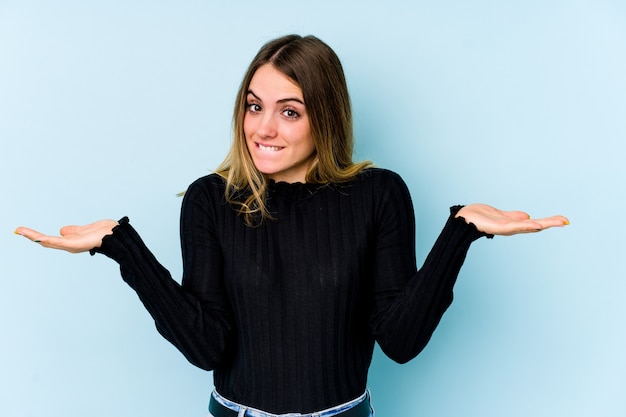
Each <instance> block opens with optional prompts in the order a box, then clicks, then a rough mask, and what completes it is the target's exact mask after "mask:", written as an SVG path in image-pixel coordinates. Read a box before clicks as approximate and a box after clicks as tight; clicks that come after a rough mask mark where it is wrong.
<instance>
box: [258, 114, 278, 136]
mask: <svg viewBox="0 0 626 417" xmlns="http://www.w3.org/2000/svg"><path fill="white" fill-rule="evenodd" d="M276 132H277V122H276V119H275V117H274V115H272V114H270V113H269V112H268V113H265V114H264V115H263V117H262V118H261V120H260V122H259V128H258V129H257V134H258V135H259V136H262V137H264V138H272V137H274V136H276Z"/></svg>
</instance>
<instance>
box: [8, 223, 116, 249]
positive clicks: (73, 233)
mask: <svg viewBox="0 0 626 417" xmlns="http://www.w3.org/2000/svg"><path fill="white" fill-rule="evenodd" d="M117 225H118V222H117V221H115V220H109V219H106V220H98V221H97V222H94V223H91V224H88V225H85V226H64V227H62V228H61V231H60V234H61V235H60V236H48V235H45V234H43V233H39V232H38V231H36V230H33V229H29V228H27V227H18V228H17V229H15V234H17V235H21V236H24V237H25V238H27V239H30V240H32V241H33V242H35V243H39V244H40V245H41V246H43V247H46V248H52V249H60V250H64V251H67V252H70V253H80V252H87V251H89V250H91V249H93V248H98V247H100V246H101V245H102V238H103V237H104V236H106V235H110V234H112V233H113V228H114V227H115V226H117Z"/></svg>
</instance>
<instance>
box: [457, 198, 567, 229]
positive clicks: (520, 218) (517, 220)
mask: <svg viewBox="0 0 626 417" xmlns="http://www.w3.org/2000/svg"><path fill="white" fill-rule="evenodd" d="M455 217H463V218H464V219H465V221H466V222H468V223H474V225H475V226H476V228H477V229H478V230H479V231H481V232H484V233H488V234H491V235H503V236H511V235H516V234H518V233H533V232H540V231H542V230H544V229H548V228H550V227H556V226H566V225H568V224H569V220H568V219H567V217H565V216H552V217H544V218H541V219H531V218H530V216H529V215H528V213H525V212H523V211H502V210H498V209H497V208H494V207H491V206H488V205H486V204H470V205H467V206H465V207H463V208H462V209H461V210H459V211H458V212H457V214H456V216H455Z"/></svg>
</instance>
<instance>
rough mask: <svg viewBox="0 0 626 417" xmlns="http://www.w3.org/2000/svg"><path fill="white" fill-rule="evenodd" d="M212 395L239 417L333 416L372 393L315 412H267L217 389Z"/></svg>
mask: <svg viewBox="0 0 626 417" xmlns="http://www.w3.org/2000/svg"><path fill="white" fill-rule="evenodd" d="M211 396H212V397H213V398H214V399H215V401H217V402H218V403H219V404H221V405H223V406H224V407H227V408H230V409H231V410H233V411H237V412H238V417H332V416H336V415H337V414H339V413H341V412H343V411H346V410H349V409H350V408H352V407H354V406H356V405H358V404H360V403H361V401H367V403H368V404H369V402H370V393H369V391H366V392H365V393H364V394H363V395H361V396H360V397H358V398H356V399H354V400H352V401H348V402H347V403H343V404H339V405H338V406H335V407H332V408H328V409H326V410H322V411H316V412H315V413H308V414H300V413H289V414H272V413H266V412H265V411H261V410H257V409H255V408H249V407H246V406H245V405H242V404H239V403H236V402H233V401H230V400H227V399H226V398H224V397H222V396H221V395H219V394H218V393H217V391H213V393H212V394H211ZM369 409H370V414H369V417H374V409H373V408H372V405H371V404H369ZM210 416H211V414H209V415H208V416H207V417H210Z"/></svg>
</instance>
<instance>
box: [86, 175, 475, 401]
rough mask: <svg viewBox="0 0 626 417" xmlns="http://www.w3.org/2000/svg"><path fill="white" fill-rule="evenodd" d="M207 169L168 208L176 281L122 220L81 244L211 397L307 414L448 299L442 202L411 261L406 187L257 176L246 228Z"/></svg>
mask: <svg viewBox="0 0 626 417" xmlns="http://www.w3.org/2000/svg"><path fill="white" fill-rule="evenodd" d="M224 189H225V188H224V181H223V180H222V179H221V178H220V177H219V176H217V175H209V176H207V177H203V178H200V179H199V180H197V181H195V182H194V183H193V184H192V185H191V186H190V187H189V189H188V191H187V193H186V195H185V198H184V201H183V205H182V215H181V241H182V255H183V267H184V274H183V279H182V286H181V285H179V284H178V283H177V282H176V281H175V280H173V279H172V278H171V276H170V274H169V272H168V271H167V270H166V269H165V268H164V267H163V266H161V265H160V264H159V263H158V261H157V260H156V259H155V258H154V256H153V255H152V254H151V253H150V251H149V250H148V249H147V248H146V247H145V245H144V244H143V242H142V240H141V238H140V237H139V235H138V234H137V233H136V231H135V230H134V229H133V228H132V227H131V226H130V224H129V223H128V219H126V218H125V219H122V221H120V225H119V226H117V227H116V228H115V229H114V233H113V234H112V235H110V236H107V237H105V238H104V239H103V242H102V246H101V247H100V248H98V249H95V250H94V251H96V252H101V253H104V254H105V255H107V256H109V257H110V258H112V259H114V260H115V261H117V262H118V263H119V264H120V268H121V273H122V276H123V278H124V280H125V281H126V282H127V283H128V284H129V285H130V286H131V287H132V288H133V289H134V290H135V291H136V292H137V294H138V295H139V298H140V299H141V301H142V302H143V304H144V305H145V306H146V308H147V310H148V311H149V312H150V314H151V315H152V317H153V318H154V320H155V322H156V326H157V328H158V330H159V332H160V333H161V334H162V335H163V336H164V337H165V338H167V339H168V340H169V341H170V342H172V343H173V344H174V345H175V346H176V347H177V348H178V349H179V350H180V351H181V352H182V353H183V354H184V355H185V357H186V358H187V359H188V360H189V361H190V362H191V363H193V364H194V365H196V366H199V367H201V368H204V369H207V370H214V374H213V375H214V383H215V387H216V389H217V391H218V392H219V393H220V394H221V395H223V396H224V397H226V398H228V399H230V400H233V401H236V402H239V403H243V404H246V405H248V406H251V407H254V408H258V409H262V410H266V411H269V412H272V413H288V412H302V413H306V412H311V411H315V410H322V409H326V408H329V407H331V406H334V405H337V404H340V403H343V402H346V401H349V400H351V399H354V398H355V397H357V396H359V395H360V394H362V393H363V392H364V390H365V388H366V381H367V371H368V367H369V365H370V362H371V358H372V351H373V347H374V341H376V342H378V344H379V345H380V347H381V348H382V350H383V351H384V352H385V354H387V355H388V356H389V357H390V358H391V359H393V360H395V361H397V362H406V361H408V360H410V359H412V358H413V357H415V356H416V355H417V354H418V353H419V352H420V351H421V350H422V349H423V348H424V346H425V345H426V344H427V342H428V340H429V339H430V337H431V335H432V333H433V331H434V330H435V327H436V326H437V324H438V323H439V321H440V319H441V316H442V314H443V313H444V311H445V310H446V309H447V307H448V306H449V305H450V303H451V302H452V288H453V286H454V282H455V280H456V277H457V274H458V272H459V270H460V268H461V265H462V263H463V261H464V259H465V255H466V253H467V250H468V249H469V246H470V244H471V242H472V241H474V240H476V239H477V238H479V237H480V236H484V234H483V233H481V232H479V231H478V230H477V229H476V228H475V227H474V226H473V225H471V224H470V225H468V224H467V223H466V222H465V221H464V220H463V219H462V218H454V214H455V213H456V211H458V209H459V207H453V208H452V209H451V211H452V215H451V216H450V218H449V219H448V221H447V223H446V225H445V227H444V229H443V231H442V233H441V235H440V236H439V238H438V239H437V241H436V243H435V244H434V247H433V248H432V250H431V252H430V254H429V256H428V257H427V259H426V261H425V262H424V265H423V266H422V268H421V269H420V270H419V271H418V270H417V268H416V261H415V224H414V213H413V206H412V203H411V199H410V196H409V192H408V190H407V188H406V185H405V184H404V182H403V181H402V179H401V178H400V177H399V176H398V175H397V174H395V173H393V172H391V171H387V170H382V169H369V170H366V171H365V172H363V173H362V174H360V175H359V176H358V177H357V178H356V179H355V180H353V181H351V182H349V183H346V184H341V185H336V184H335V185H325V186H321V185H316V184H301V183H296V184H287V183H282V182H279V183H274V182H272V183H270V186H269V190H268V200H267V202H268V206H269V209H270V211H271V213H272V215H273V217H274V219H273V220H266V221H264V222H263V223H262V224H261V225H259V226H256V227H250V226H247V225H246V224H245V223H244V221H243V218H242V217H241V216H240V215H238V214H237V213H236V212H235V211H234V210H233V208H232V207H231V206H230V205H229V204H227V203H226V202H225V201H224Z"/></svg>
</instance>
